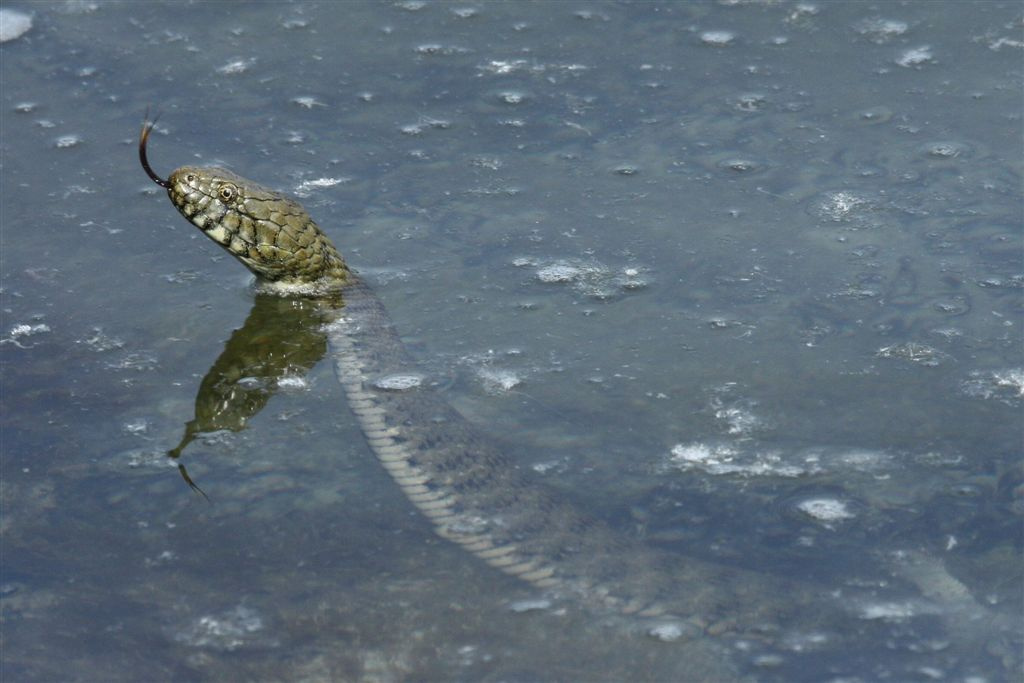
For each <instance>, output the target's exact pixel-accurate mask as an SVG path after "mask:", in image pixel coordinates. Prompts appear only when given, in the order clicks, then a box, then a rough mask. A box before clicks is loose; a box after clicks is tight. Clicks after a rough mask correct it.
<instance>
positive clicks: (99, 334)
mask: <svg viewBox="0 0 1024 683" xmlns="http://www.w3.org/2000/svg"><path fill="white" fill-rule="evenodd" d="M76 343H78V344H85V345H86V346H87V347H88V348H89V350H91V351H97V352H102V351H113V350H115V349H120V348H123V347H124V340H122V339H118V338H117V337H111V336H109V335H107V334H106V333H104V332H103V328H100V327H94V328H92V334H91V335H90V336H88V337H86V338H85V339H79V340H78V341H77V342H76Z"/></svg>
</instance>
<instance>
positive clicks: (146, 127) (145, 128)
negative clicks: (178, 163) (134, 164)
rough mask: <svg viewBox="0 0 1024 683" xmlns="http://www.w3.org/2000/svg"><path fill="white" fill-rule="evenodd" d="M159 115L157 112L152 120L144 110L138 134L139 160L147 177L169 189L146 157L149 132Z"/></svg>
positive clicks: (168, 185)
mask: <svg viewBox="0 0 1024 683" xmlns="http://www.w3.org/2000/svg"><path fill="white" fill-rule="evenodd" d="M159 118H160V115H159V114H157V115H156V116H154V117H153V120H152V121H150V120H149V111H148V110H147V111H146V115H145V117H144V118H143V119H142V133H141V134H140V135H139V161H140V162H142V170H143V171H145V172H146V175H148V176H149V179H150V180H152V181H153V182H154V183H156V184H157V185H159V186H160V187H162V188H164V189H168V190H169V189H170V188H171V184H170V183H169V182H167V181H166V180H164V179H163V178H161V177H160V176H158V175H157V174H156V171H154V170H153V169H152V167H151V166H150V165H149V159H147V158H146V143H147V142H148V141H149V134H150V133H151V132H152V131H153V127H154V126H156V121H157V119H159Z"/></svg>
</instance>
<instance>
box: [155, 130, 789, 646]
mask: <svg viewBox="0 0 1024 683" xmlns="http://www.w3.org/2000/svg"><path fill="white" fill-rule="evenodd" d="M154 125H155V122H150V121H148V120H147V121H146V122H144V124H143V128H142V133H141V136H140V139H139V158H140V161H141V163H142V166H143V168H144V169H145V171H146V173H147V174H148V175H149V177H150V179H152V180H153V182H155V183H157V184H158V185H160V186H161V187H163V188H165V189H166V190H167V194H168V196H169V197H170V200H171V202H172V203H173V204H174V206H175V207H176V208H177V209H178V211H179V212H180V213H181V214H182V215H183V216H184V217H185V218H186V219H188V220H189V221H190V222H191V223H192V224H193V225H195V226H196V227H198V228H199V229H200V230H201V231H202V232H203V233H204V234H205V235H206V236H207V237H209V238H211V239H212V240H213V241H215V242H217V243H218V244H219V245H221V246H222V247H224V248H225V249H226V250H227V251H228V252H229V253H231V254H232V255H233V256H234V257H235V258H237V259H238V260H239V261H241V262H242V264H243V265H245V266H246V267H247V268H248V269H249V270H250V271H252V272H253V273H254V274H255V275H256V278H257V280H258V281H260V282H261V283H262V284H263V285H264V286H265V288H270V289H272V290H275V291H276V292H278V293H280V294H281V295H282V296H300V297H305V298H311V299H313V300H316V301H317V302H319V303H320V304H321V305H322V306H323V307H324V310H325V312H326V315H325V316H324V319H325V320H327V321H328V323H327V337H328V340H329V344H330V346H331V351H332V356H333V358H334V362H335V369H336V373H337V376H338V379H339V381H340V383H341V385H342V386H343V387H344V392H345V394H346V396H347V399H348V404H349V406H350V408H351V410H352V412H353V413H354V414H355V416H356V418H357V420H358V422H359V425H360V426H361V428H362V431H363V433H364V435H365V437H366V441H367V443H368V444H369V446H370V448H371V449H372V450H373V452H374V453H375V454H376V457H377V459H378V460H379V461H380V464H381V465H382V466H383V467H384V469H386V470H387V472H388V473H389V474H390V475H391V477H392V478H393V479H394V481H395V482H396V483H397V484H398V485H399V486H400V487H401V489H402V491H403V492H404V493H405V495H406V496H407V497H408V499H409V500H410V501H411V502H412V503H413V504H414V505H415V506H416V507H417V508H418V509H419V510H420V511H421V512H422V513H423V514H424V515H425V516H426V517H427V518H429V519H430V521H431V522H432V523H433V526H434V529H435V530H436V532H437V533H438V534H439V535H440V536H441V537H443V538H445V539H447V540H449V541H452V542H454V543H457V544H458V545H460V546H461V547H462V548H464V549H465V550H466V551H468V552H470V553H472V554H474V555H475V556H477V557H478V558H480V559H482V560H484V561H485V562H487V563H488V564H490V565H491V566H493V567H496V568H498V569H500V570H502V571H504V572H506V573H508V574H510V575H512V576H515V577H518V578H519V579H522V580H523V581H526V582H528V583H530V584H533V585H534V586H537V587H539V588H542V589H545V590H547V591H550V592H552V593H553V594H555V595H558V596H567V597H573V598H575V599H578V600H580V601H581V602H583V603H585V604H588V605H591V606H595V607H597V608H600V609H601V610H607V611H610V612H614V613H623V614H631V615H637V616H640V617H651V618H658V619H666V618H669V617H672V618H674V619H678V620H679V622H680V623H681V624H683V625H684V627H685V630H686V631H687V632H702V631H711V632H715V631H716V630H721V629H725V628H727V627H728V625H729V624H730V623H735V622H736V621H740V622H745V623H747V624H750V623H757V622H758V621H759V620H760V619H763V618H764V617H765V616H766V611H765V609H764V608H765V607H766V605H765V596H766V595H780V592H779V590H780V589H779V586H778V585H777V583H776V582H775V580H773V579H769V578H767V577H765V576H764V575H762V574H760V573H757V572H750V571H746V570H741V569H735V568H730V567H725V566H719V565H717V564H714V563H710V562H704V561H701V560H697V559H693V558H680V557H678V556H670V555H668V554H664V553H658V552H656V551H655V550H653V549H652V548H649V547H648V546H646V545H644V544H642V543H641V542H639V541H638V540H635V539H632V538H630V537H628V535H626V534H622V533H617V532H616V531H614V530H612V529H611V528H610V527H608V526H607V525H605V524H603V523H601V522H599V521H597V520H595V519H592V518H590V517H587V516H586V515H584V514H581V513H580V512H579V511H578V510H577V509H575V508H573V507H572V506H571V505H569V504H567V503H565V502H563V501H561V500H559V499H558V498H557V496H555V495H553V494H552V493H551V492H549V491H548V490H546V489H545V488H544V486H543V485H541V484H539V483H538V482H535V481H533V480H531V479H530V478H529V477H528V476H527V475H525V474H523V473H522V472H521V471H520V470H519V469H518V468H517V466H516V465H515V464H514V463H513V462H512V461H511V460H510V459H509V458H508V457H506V456H505V455H503V454H502V452H501V450H500V449H499V448H498V447H497V446H496V445H495V444H494V443H493V442H492V441H491V440H489V439H488V438H486V437H485V436H484V435H482V434H481V433H479V432H478V431H477V430H476V429H474V427H473V426H472V425H471V424H470V423H469V422H468V421H467V420H466V419H465V418H463V417H462V416H461V415H460V414H459V413H458V412H456V411H455V410H454V409H453V408H451V407H450V406H449V405H448V404H447V402H446V401H444V400H443V398H442V397H441V396H440V395H439V394H438V393H437V392H436V390H435V389H434V388H433V387H431V386H430V383H429V382H426V381H424V377H423V375H422V374H421V373H420V371H419V370H418V369H417V367H416V365H415V363H414V361H413V360H412V358H411V357H410V356H409V354H408V352H407V351H406V350H405V348H404V345H403V343H402V341H401V339H400V337H399V335H398V334H397V332H396V331H395V328H394V326H393V324H392V322H391V320H390V319H389V317H388V315H387V312H386V311H385V308H384V306H383V304H382V303H381V301H380V299H379V298H378V297H377V296H376V295H375V294H374V293H373V291H372V290H371V289H370V287H369V286H368V285H367V284H366V283H365V282H364V281H363V280H362V279H361V278H360V277H359V275H358V274H356V273H355V272H354V271H353V270H352V269H350V268H349V267H348V266H347V265H346V263H345V260H344V259H343V258H342V256H341V254H340V253H339V252H338V250H337V249H336V248H335V247H334V245H333V244H332V242H331V240H330V239H329V238H328V237H327V236H326V235H325V234H324V233H323V231H322V230H321V229H320V228H319V227H318V226H317V224H316V223H315V222H314V221H313V219H312V218H310V216H309V215H308V214H307V213H306V211H305V210H304V209H303V208H302V207H301V206H300V205H299V204H298V203H297V202H295V201H294V200H292V199H290V198H287V197H285V196H283V195H281V194H279V193H277V192H274V191H272V190H269V189H267V188H265V187H262V186H260V185H258V184H256V183H254V182H252V181H250V180H247V179H245V178H242V177H240V176H238V175H236V174H234V173H232V172H230V171H227V170H224V169H221V168H214V167H194V166H186V167H182V168H178V169H177V170H175V171H174V172H172V173H171V174H170V176H168V178H167V179H163V178H161V177H160V176H159V175H157V174H156V173H155V172H154V171H153V170H152V168H151V167H150V165H149V163H148V160H147V155H146V144H147V140H148V138H149V134H150V132H151V131H152V129H153V126H154ZM785 592H786V593H789V595H788V596H787V598H786V599H785V601H784V602H785V605H786V607H787V608H789V609H791V608H792V607H793V606H794V605H795V603H796V602H797V600H795V599H794V593H793V592H791V591H785ZM773 602H775V603H776V604H775V605H774V606H773V608H772V609H771V610H770V611H771V613H772V614H773V615H774V617H776V618H777V617H778V616H779V611H778V607H779V605H778V601H773ZM789 609H785V610H784V611H789Z"/></svg>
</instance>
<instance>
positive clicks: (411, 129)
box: [399, 116, 452, 135]
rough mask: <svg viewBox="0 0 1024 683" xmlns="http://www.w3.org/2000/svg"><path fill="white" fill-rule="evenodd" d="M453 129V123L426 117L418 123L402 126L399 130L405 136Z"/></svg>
mask: <svg viewBox="0 0 1024 683" xmlns="http://www.w3.org/2000/svg"><path fill="white" fill-rule="evenodd" d="M451 127H452V122H451V121H448V120H446V119H435V118H431V117H429V116H424V117H422V118H421V119H420V120H419V121H417V122H416V123H410V124H407V125H404V126H400V127H399V130H400V131H401V132H402V134H403V135H422V134H423V133H424V132H425V131H427V130H431V129H433V130H448V129H449V128H451Z"/></svg>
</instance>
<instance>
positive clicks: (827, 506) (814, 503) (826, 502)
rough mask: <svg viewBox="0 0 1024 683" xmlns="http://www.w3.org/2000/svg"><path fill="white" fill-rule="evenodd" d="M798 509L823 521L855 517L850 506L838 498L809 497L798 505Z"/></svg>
mask: <svg viewBox="0 0 1024 683" xmlns="http://www.w3.org/2000/svg"><path fill="white" fill-rule="evenodd" d="M796 508H797V510H799V511H800V512H802V513H804V514H805V515H807V516H808V517H812V518H813V519H816V520H818V521H821V522H838V521H841V520H844V519H853V517H854V516H855V515H854V514H853V513H852V512H851V511H850V508H849V506H848V505H847V504H846V503H845V502H844V501H842V500H839V499H838V498H809V499H807V500H803V501H801V502H799V503H797V505H796Z"/></svg>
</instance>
